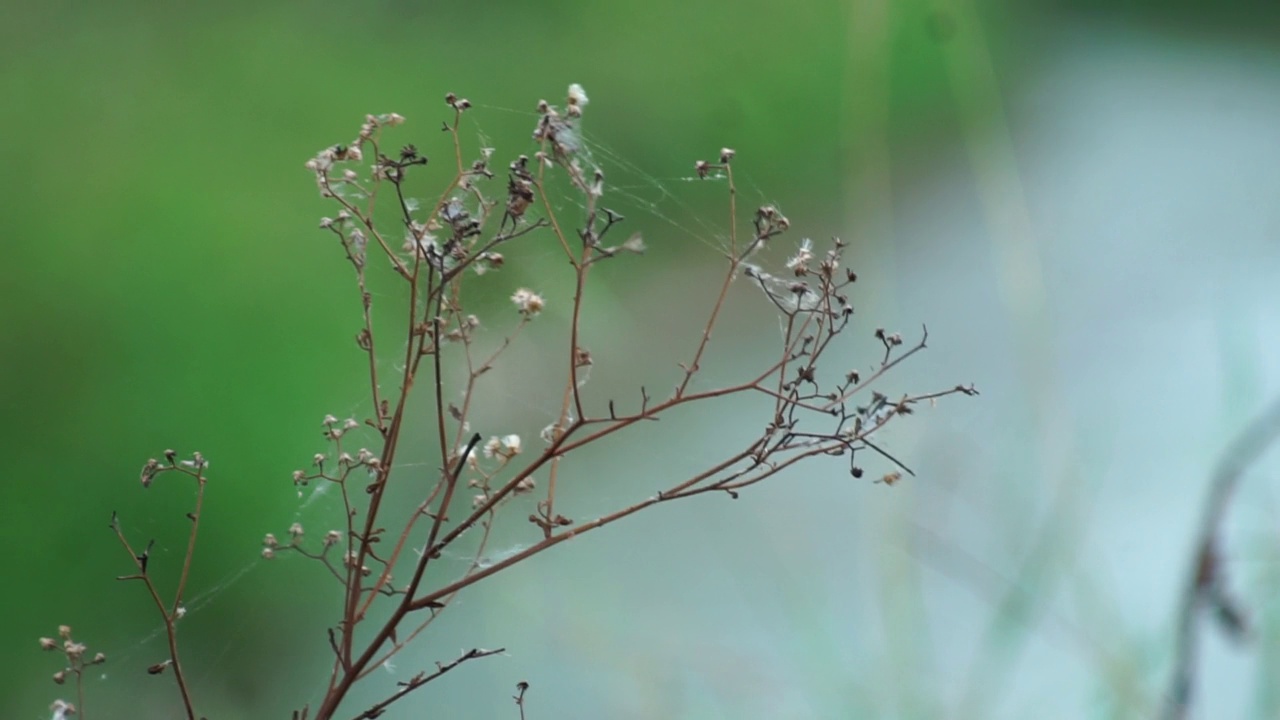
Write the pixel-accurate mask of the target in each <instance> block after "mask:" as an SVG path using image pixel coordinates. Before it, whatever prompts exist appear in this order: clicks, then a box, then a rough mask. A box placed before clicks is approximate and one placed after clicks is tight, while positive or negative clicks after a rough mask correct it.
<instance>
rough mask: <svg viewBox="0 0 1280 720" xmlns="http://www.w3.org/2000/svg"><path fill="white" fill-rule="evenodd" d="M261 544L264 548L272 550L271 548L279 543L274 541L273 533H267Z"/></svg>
mask: <svg viewBox="0 0 1280 720" xmlns="http://www.w3.org/2000/svg"><path fill="white" fill-rule="evenodd" d="M262 544H263V545H264V546H266V547H272V548H273V547H275V546H277V545H279V544H280V541H279V540H277V539H276V536H275V534H274V533H267V536H266V537H264V538H262Z"/></svg>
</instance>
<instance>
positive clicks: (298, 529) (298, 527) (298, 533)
mask: <svg viewBox="0 0 1280 720" xmlns="http://www.w3.org/2000/svg"><path fill="white" fill-rule="evenodd" d="M289 535H291V536H293V539H294V540H297V539H298V538H300V537H302V535H303V530H302V523H298V522H296V523H294V524H292V525H290V526H289Z"/></svg>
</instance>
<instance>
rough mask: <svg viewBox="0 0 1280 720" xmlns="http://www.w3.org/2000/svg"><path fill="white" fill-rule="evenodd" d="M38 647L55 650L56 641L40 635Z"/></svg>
mask: <svg viewBox="0 0 1280 720" xmlns="http://www.w3.org/2000/svg"><path fill="white" fill-rule="evenodd" d="M40 649H41V650H57V649H58V641H57V640H54V639H53V638H47V637H42V638H40Z"/></svg>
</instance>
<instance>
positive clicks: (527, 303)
mask: <svg viewBox="0 0 1280 720" xmlns="http://www.w3.org/2000/svg"><path fill="white" fill-rule="evenodd" d="M511 302H512V303H515V306H516V309H517V310H519V311H520V314H521V315H523V316H525V317H526V318H531V317H534V316H535V315H537V314H538V313H540V312H542V308H543V306H544V305H545V302H544V301H543V299H542V296H541V295H539V294H537V293H535V292H534V291H532V290H529V289H527V288H520V289H519V290H516V291H515V294H513V295H512V296H511Z"/></svg>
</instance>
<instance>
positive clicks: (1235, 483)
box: [1160, 399, 1280, 720]
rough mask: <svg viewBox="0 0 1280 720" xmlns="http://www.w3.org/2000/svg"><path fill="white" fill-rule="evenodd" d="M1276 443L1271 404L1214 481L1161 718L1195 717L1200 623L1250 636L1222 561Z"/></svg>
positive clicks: (1278, 417)
mask: <svg viewBox="0 0 1280 720" xmlns="http://www.w3.org/2000/svg"><path fill="white" fill-rule="evenodd" d="M1277 439H1280V399H1277V400H1274V401H1272V403H1271V405H1270V407H1268V408H1267V409H1266V410H1265V411H1263V413H1262V414H1261V415H1259V416H1258V417H1257V418H1256V419H1254V420H1253V421H1252V422H1251V423H1249V425H1248V426H1247V427H1246V428H1245V430H1244V432H1243V433H1241V435H1240V436H1239V437H1237V438H1236V439H1235V440H1234V441H1233V442H1232V443H1231V445H1230V447H1228V448H1227V450H1226V452H1224V453H1223V454H1222V459H1221V460H1220V461H1219V463H1218V468H1217V469H1216V470H1215V471H1214V473H1213V477H1212V479H1211V480H1210V484H1209V497H1208V501H1207V502H1206V503H1205V507H1204V514H1203V515H1202V516H1201V519H1200V529H1199V532H1198V536H1197V538H1196V543H1195V546H1194V553H1193V558H1192V566H1191V569H1190V570H1191V571H1190V572H1189V573H1188V578H1187V584H1186V585H1185V586H1184V587H1183V590H1182V597H1181V599H1180V601H1179V604H1178V614H1177V621H1176V622H1177V625H1176V628H1177V629H1176V633H1175V635H1174V657H1173V671H1172V672H1171V673H1170V675H1169V686H1168V689H1167V690H1166V692H1165V695H1164V707H1163V709H1162V711H1161V715H1160V717H1161V718H1163V719H1164V720H1185V718H1187V717H1188V716H1189V714H1190V712H1191V707H1192V699H1193V696H1194V688H1195V674H1196V668H1197V658H1198V655H1199V643H1198V642H1197V641H1196V626H1197V624H1198V620H1199V618H1201V617H1202V616H1203V615H1205V614H1211V616H1212V617H1214V618H1215V619H1217V620H1218V623H1219V626H1220V627H1222V628H1223V629H1224V630H1226V631H1227V633H1228V634H1229V635H1231V636H1234V637H1236V638H1243V637H1244V636H1245V635H1246V634H1247V631H1248V624H1247V621H1246V619H1245V618H1246V615H1245V612H1244V611H1243V610H1242V609H1241V608H1240V607H1239V605H1238V604H1237V601H1236V600H1235V599H1234V598H1233V597H1232V596H1231V595H1230V593H1229V592H1228V590H1227V574H1226V568H1225V566H1224V565H1223V560H1222V556H1223V552H1222V529H1223V525H1224V524H1225V523H1226V519H1227V511H1228V510H1229V509H1230V505H1231V498H1232V497H1234V496H1235V493H1236V489H1237V488H1238V487H1239V485H1240V482H1241V480H1242V479H1243V478H1244V474H1245V471H1246V470H1248V469H1249V467H1250V466H1251V465H1253V463H1255V462H1256V461H1257V460H1258V458H1259V457H1260V456H1261V455H1262V454H1263V453H1264V452H1266V450H1267V449H1268V448H1270V447H1271V446H1272V445H1273V444H1275V443H1276V441H1277Z"/></svg>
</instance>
